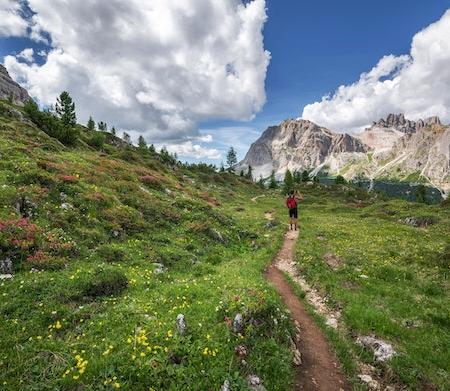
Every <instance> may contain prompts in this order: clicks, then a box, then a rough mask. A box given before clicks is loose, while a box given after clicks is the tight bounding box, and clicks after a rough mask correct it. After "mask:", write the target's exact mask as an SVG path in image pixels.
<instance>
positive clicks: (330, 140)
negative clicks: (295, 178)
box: [237, 120, 367, 179]
mask: <svg viewBox="0 0 450 391" xmlns="http://www.w3.org/2000/svg"><path fill="white" fill-rule="evenodd" d="M366 150H367V148H366V146H365V145H364V144H363V143H362V142H361V141H360V140H358V139H357V138H355V137H352V136H350V135H348V134H338V133H334V132H332V131H330V130H328V129H326V128H324V127H321V126H318V125H316V124H315V123H313V122H311V121H307V120H286V121H284V122H282V123H281V124H280V125H278V126H271V127H269V128H268V129H267V130H266V131H265V132H264V133H263V134H262V136H261V137H260V138H259V139H258V140H257V141H256V142H254V143H253V144H252V145H251V147H250V149H249V151H248V152H247V155H246V156H245V158H244V160H243V161H242V162H241V163H239V164H238V167H237V169H238V170H240V169H247V168H248V166H249V165H250V166H252V168H253V173H254V178H256V179H257V178H258V177H259V176H263V177H267V176H268V175H270V172H271V171H272V170H275V172H276V173H277V174H278V176H282V175H283V174H284V172H285V171H286V170H287V169H289V170H291V171H298V170H303V169H309V168H312V167H317V166H319V165H321V164H322V163H324V161H326V159H327V158H328V157H329V156H330V155H331V154H339V153H343V152H352V153H353V152H357V153H365V152H366Z"/></svg>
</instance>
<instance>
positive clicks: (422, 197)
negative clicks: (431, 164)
mask: <svg viewBox="0 0 450 391" xmlns="http://www.w3.org/2000/svg"><path fill="white" fill-rule="evenodd" d="M416 201H417V202H421V203H423V204H426V203H427V188H426V187H425V185H419V186H417V189H416Z"/></svg>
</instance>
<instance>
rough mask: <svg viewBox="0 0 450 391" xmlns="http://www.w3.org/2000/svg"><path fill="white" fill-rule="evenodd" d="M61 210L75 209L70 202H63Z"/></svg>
mask: <svg viewBox="0 0 450 391" xmlns="http://www.w3.org/2000/svg"><path fill="white" fill-rule="evenodd" d="M61 209H62V210H70V209H73V206H72V204H69V203H68V202H63V203H62V204H61Z"/></svg>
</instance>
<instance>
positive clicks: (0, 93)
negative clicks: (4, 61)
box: [0, 64, 30, 105]
mask: <svg viewBox="0 0 450 391" xmlns="http://www.w3.org/2000/svg"><path fill="white" fill-rule="evenodd" d="M0 99H11V100H12V102H13V103H14V104H16V105H23V104H25V102H26V101H28V99H30V96H29V95H28V92H27V90H26V89H25V88H22V87H21V86H20V85H19V84H17V83H16V82H15V81H14V80H13V79H12V78H11V76H10V75H9V73H8V71H7V69H6V68H5V67H4V66H3V65H1V64H0Z"/></svg>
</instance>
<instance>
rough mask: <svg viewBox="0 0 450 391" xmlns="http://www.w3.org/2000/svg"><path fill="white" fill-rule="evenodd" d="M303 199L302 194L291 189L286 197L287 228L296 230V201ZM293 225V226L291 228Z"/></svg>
mask: <svg viewBox="0 0 450 391" xmlns="http://www.w3.org/2000/svg"><path fill="white" fill-rule="evenodd" d="M302 200H303V196H302V195H301V194H300V193H299V192H298V191H296V192H294V190H291V191H290V192H289V194H288V196H287V199H286V207H287V208H288V209H289V229H290V230H292V229H295V231H297V226H298V202H299V201H302ZM292 227H294V228H292Z"/></svg>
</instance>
